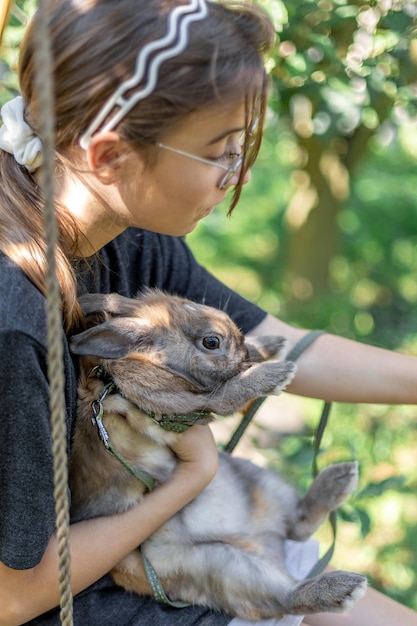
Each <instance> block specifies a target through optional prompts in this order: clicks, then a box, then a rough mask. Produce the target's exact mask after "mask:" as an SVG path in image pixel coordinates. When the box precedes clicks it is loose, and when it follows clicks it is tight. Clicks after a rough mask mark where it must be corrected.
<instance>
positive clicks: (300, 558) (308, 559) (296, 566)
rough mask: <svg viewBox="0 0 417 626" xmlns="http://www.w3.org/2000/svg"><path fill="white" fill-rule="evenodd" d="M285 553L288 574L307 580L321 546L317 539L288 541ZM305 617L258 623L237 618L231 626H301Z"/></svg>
mask: <svg viewBox="0 0 417 626" xmlns="http://www.w3.org/2000/svg"><path fill="white" fill-rule="evenodd" d="M285 551H286V554H285V562H286V565H287V569H288V572H289V573H290V574H291V575H292V576H294V578H297V579H303V578H305V577H306V576H307V574H308V573H309V571H310V570H311V568H312V567H313V565H315V563H316V562H317V560H318V558H319V544H318V542H317V541H316V540H315V539H309V540H308V541H304V542H299V541H291V540H288V541H286V542H285ZM304 617H305V616H304V615H284V617H281V618H278V619H264V620H260V621H257V622H248V621H246V620H244V619H240V618H239V617H235V618H234V619H232V621H231V622H230V623H229V626H300V624H301V623H302V621H303V619H304Z"/></svg>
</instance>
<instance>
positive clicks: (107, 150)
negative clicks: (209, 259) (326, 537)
mask: <svg viewBox="0 0 417 626" xmlns="http://www.w3.org/2000/svg"><path fill="white" fill-rule="evenodd" d="M36 28H37V16H36V15H35V17H34V19H33V21H32V24H31V25H30V27H29V28H28V31H27V34H26V37H25V40H24V42H23V46H22V51H21V61H20V86H21V93H22V97H18V98H16V99H15V100H12V101H11V102H9V103H7V104H6V105H5V107H3V110H2V121H3V125H2V127H1V130H0V180H1V184H0V220H1V221H0V249H1V252H0V294H1V297H0V350H1V355H2V359H1V362H0V381H1V389H2V418H1V421H0V447H1V454H0V489H1V491H0V494H1V495H0V497H1V505H0V607H1V610H0V626H4V625H7V626H12V625H16V624H24V623H29V624H42V625H44V626H47V625H48V626H50V625H55V624H58V623H59V612H58V610H57V608H56V606H57V604H58V602H59V592H58V577H57V542H56V535H55V514H54V502H53V484H52V480H53V468H52V459H51V450H50V448H51V444H50V426H49V397H48V381H47V366H46V361H47V350H46V330H45V313H44V291H45V288H44V285H45V238H44V232H43V226H42V224H43V222H42V207H43V198H42V191H41V190H40V188H39V166H40V165H41V163H42V146H41V143H40V140H39V138H38V137H37V128H38V125H39V119H38V114H39V111H38V103H37V101H36V94H35V92H34V87H33V85H34V71H35V68H34V60H33V49H34V41H33V33H34V31H35V29H36ZM49 29H50V33H51V37H52V46H53V56H54V81H55V114H56V132H57V136H56V161H55V171H56V215H57V220H58V224H59V250H58V253H57V270H58V276H59V282H60V286H61V293H62V302H63V324H64V329H65V332H66V335H68V334H69V333H70V332H71V329H74V328H76V327H77V324H78V323H79V321H80V310H79V305H78V302H77V296H78V295H80V294H82V293H84V292H103V293H108V292H112V291H116V292H118V293H120V294H122V295H125V296H132V295H134V294H135V293H136V292H137V291H138V289H140V288H141V287H143V286H153V287H159V288H161V289H164V290H166V291H170V292H172V293H177V294H179V295H182V296H185V297H188V298H191V299H194V300H197V301H204V302H206V303H207V304H210V305H212V306H221V307H222V308H225V310H226V311H227V312H228V313H229V314H230V315H231V316H232V317H233V319H234V320H235V321H236V322H237V324H238V325H239V326H240V327H241V328H242V329H243V330H244V331H245V332H253V333H263V334H267V333H278V334H283V335H286V336H287V337H288V338H289V344H290V347H291V345H293V344H294V343H295V342H297V341H298V340H299V338H300V337H301V336H303V335H304V334H305V331H303V330H299V329H295V328H292V327H290V326H288V325H287V324H284V323H283V322H281V321H279V320H277V319H274V318H272V317H271V316H268V315H266V313H265V312H264V311H262V310H260V309H259V308H258V307H256V306H255V305H253V304H251V303H249V302H247V301H245V300H244V299H242V298H241V297H239V296H238V295H237V294H235V293H233V292H231V291H230V290H229V289H227V288H226V287H225V286H224V285H222V284H220V283H219V282H218V281H217V280H215V279H214V278H213V277H212V276H211V275H209V274H208V273H207V272H206V271H205V270H204V269H203V268H202V267H200V266H199V265H198V264H197V263H196V262H195V260H194V259H193V257H192V255H191V253H190V251H189V250H188V248H187V246H186V244H185V243H184V241H183V239H182V236H183V235H186V234H187V233H189V232H190V231H192V230H193V229H194V228H195V227H196V225H197V224H198V222H199V220H201V219H203V218H204V217H205V216H206V215H208V214H209V213H210V212H211V211H212V209H213V207H214V206H216V205H217V204H219V203H220V202H221V201H222V200H223V199H224V198H225V196H226V194H227V192H228V190H229V189H233V196H232V203H231V209H232V208H233V207H234V206H235V204H236V202H237V200H238V198H239V194H240V192H241V189H242V186H243V184H245V183H247V182H248V181H249V178H250V167H251V165H252V163H253V162H254V160H255V157H256V154H257V151H258V148H259V143H260V140H261V131H262V124H263V118H264V112H265V106H266V88H267V80H266V75H265V71H264V67H263V55H264V53H265V52H266V51H267V50H268V49H269V47H270V45H271V43H272V39H273V28H272V26H271V24H270V22H269V20H268V19H267V17H266V16H265V15H264V13H263V12H262V11H261V10H259V9H258V8H256V7H255V6H253V5H251V4H248V3H246V2H222V1H220V2H217V3H214V2H210V1H208V0H136V2H133V1H132V0H56V2H53V3H51V9H50V12H49ZM63 342H64V367H65V374H66V398H65V399H66V406H67V421H68V433H69V437H68V446H69V447H70V444H71V432H72V429H73V425H74V419H75V411H76V363H74V362H73V361H72V359H71V356H70V353H69V350H68V343H67V338H66V336H65V337H64V338H63ZM416 379H417V366H416V360H415V359H413V358H411V357H406V356H403V355H399V354H392V353H389V352H386V351H383V350H377V349H373V348H369V347H365V346H360V345H357V344H355V343H353V342H350V341H346V340H343V339H339V338H336V337H331V336H324V337H323V338H320V339H319V340H318V341H317V343H316V344H315V345H313V346H312V347H311V348H309V350H308V351H307V352H306V353H305V355H304V356H303V357H302V358H301V359H300V362H299V370H298V375H297V377H296V379H295V382H294V383H293V384H292V386H291V391H293V392H294V393H298V394H304V395H309V396H313V397H319V398H325V399H331V400H338V401H349V402H354V401H356V402H383V403H396V402H398V403H413V402H416V401H417V385H416V384H415V383H416ZM174 452H175V453H176V455H177V456H178V459H179V464H178V469H177V470H176V472H175V473H174V475H173V477H172V479H171V480H170V481H168V482H167V483H165V484H164V485H161V486H159V487H158V488H156V489H155V490H154V491H153V492H152V493H150V494H148V495H147V496H146V497H145V498H144V500H143V501H142V502H141V503H139V504H137V505H136V506H134V507H133V508H132V509H130V510H129V511H128V512H126V513H124V514H122V515H118V516H114V517H111V518H98V519H94V520H89V521H87V522H80V523H77V524H73V525H72V526H71V530H70V549H71V568H72V572H71V573H72V586H73V592H74V594H75V598H74V621H75V624H80V625H82V626H84V625H88V626H94V625H97V626H98V625H100V626H114V624H116V623H117V624H120V626H127V625H128V624H129V625H139V624H152V626H167V625H170V626H171V625H173V624H178V625H182V626H191V625H194V624H195V625H197V624H198V625H204V626H209V625H212V624H216V625H222V624H232V625H233V626H242V624H243V622H242V620H238V619H234V618H233V616H228V615H224V614H218V613H215V612H212V611H210V610H206V609H205V608H203V607H190V608H186V609H182V610H175V609H172V608H169V607H165V606H164V605H161V604H159V603H157V602H156V601H154V600H153V599H151V598H147V597H141V596H136V595H129V594H126V593H125V592H124V591H123V590H122V589H121V588H118V587H116V586H115V585H114V583H113V582H112V580H111V579H110V578H109V577H108V576H106V573H107V572H108V571H109V570H110V569H111V568H112V566H114V565H115V564H116V563H117V562H119V561H120V560H121V559H122V558H123V557H124V556H126V555H127V554H129V552H131V551H132V550H133V549H134V548H135V547H136V546H137V545H139V544H140V543H141V542H142V541H143V540H144V539H146V537H148V536H149V535H150V534H152V532H154V531H155V530H156V529H157V528H158V527H159V526H160V525H161V524H162V523H163V522H164V521H166V520H167V519H169V518H170V517H171V516H172V515H173V514H174V513H176V512H177V511H178V510H180V509H181V508H182V507H184V506H185V505H186V504H187V502H189V501H190V500H192V499H193V498H194V497H195V496H196V495H197V494H198V493H199V492H200V491H201V490H202V489H203V488H204V487H205V486H206V485H207V484H208V482H209V481H210V480H211V479H212V477H213V475H214V473H215V471H216V467H217V452H216V446H215V443H214V441H213V438H212V436H211V433H210V430H209V429H208V427H206V426H195V427H194V428H192V429H190V430H188V431H187V432H186V433H184V435H183V436H182V437H181V442H180V443H179V444H178V445H177V446H176V448H175V449H174ZM301 550H302V551H303V550H304V548H303V547H301ZM306 550H308V548H306ZM304 556H305V557H306V560H308V558H309V555H308V554H304V553H303V558H304ZM289 560H290V561H293V563H290V566H291V567H295V566H294V562H295V558H291V557H290V555H289ZM301 560H303V559H301ZM309 567H310V563H308V565H307V567H306V570H305V571H304V572H303V571H301V570H300V571H297V572H296V574H297V575H299V576H303V575H305V573H306V571H308V569H309ZM285 619H286V618H285ZM301 620H302V618H294V619H293V618H290V617H289V618H288V619H287V621H285V620H281V621H280V620H269V621H268V622H264V623H263V626H266V625H267V624H268V625H269V626H271V625H273V626H275V625H278V624H280V625H283V624H291V625H294V624H299V623H300V621H301ZM330 623H331V624H332V626H337V625H338V624H341V625H343V624H344V625H346V626H348V625H351V626H353V625H355V626H361V625H363V624H365V623H366V624H369V623H372V624H379V625H381V626H384V625H385V626H388V625H389V626H392V624H394V623H401V624H402V625H403V626H407V625H408V626H411V624H414V625H415V624H416V623H417V618H416V616H415V614H414V613H412V612H411V611H409V610H408V609H405V608H403V607H400V606H399V605H396V604H395V603H393V602H391V601H390V600H387V599H385V598H383V597H382V596H380V595H377V594H375V593H374V592H372V591H370V592H369V594H368V596H367V597H366V598H365V599H364V600H363V601H361V602H360V603H358V604H357V605H356V607H355V609H354V610H353V612H352V613H351V614H350V615H348V616H341V617H338V616H335V615H331V616H326V615H319V616H314V617H311V616H307V617H306V618H305V621H304V624H310V626H313V625H314V626H319V625H321V626H325V625H326V624H330Z"/></svg>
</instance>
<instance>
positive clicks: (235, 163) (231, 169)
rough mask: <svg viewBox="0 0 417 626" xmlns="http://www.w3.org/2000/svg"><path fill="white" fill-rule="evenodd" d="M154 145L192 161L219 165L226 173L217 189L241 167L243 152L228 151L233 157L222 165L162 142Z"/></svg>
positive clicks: (225, 183) (227, 181) (224, 185)
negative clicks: (228, 162) (228, 163)
mask: <svg viewBox="0 0 417 626" xmlns="http://www.w3.org/2000/svg"><path fill="white" fill-rule="evenodd" d="M156 145H157V146H158V147H159V148H164V149H165V150H169V151H170V152H175V154H180V155H181V156H185V157H188V158H189V159H194V161H199V162H200V163H205V164H206V165H214V167H219V168H220V169H222V170H224V171H225V172H226V174H225V175H224V176H223V178H222V179H221V181H220V183H219V189H224V188H225V187H226V185H228V184H229V183H230V181H231V180H232V178H233V176H234V175H235V174H236V172H237V171H238V170H239V169H240V168H241V167H242V163H243V154H242V153H238V152H230V153H229V157H230V158H231V159H233V160H232V161H231V163H230V165H222V163H216V162H215V161H209V159H203V158H202V157H199V156H196V155H195V154H190V153H189V152H184V150H179V149H178V148H171V146H166V145H165V144H164V143H157V144H156Z"/></svg>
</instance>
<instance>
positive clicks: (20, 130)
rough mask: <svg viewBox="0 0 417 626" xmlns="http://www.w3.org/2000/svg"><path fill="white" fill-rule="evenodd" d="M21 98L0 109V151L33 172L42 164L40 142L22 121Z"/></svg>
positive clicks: (7, 103)
mask: <svg viewBox="0 0 417 626" xmlns="http://www.w3.org/2000/svg"><path fill="white" fill-rule="evenodd" d="M23 115H24V105H23V98H22V96H17V97H16V98H13V100H9V102H6V104H5V105H4V106H2V108H1V117H2V119H3V126H2V127H1V128H0V149H1V150H5V151H6V152H9V153H10V154H13V156H14V158H15V159H16V161H17V162H18V163H19V164H20V165H24V166H25V167H26V169H27V170H28V171H29V172H34V171H35V170H37V169H38V167H40V165H41V164H42V142H41V140H40V139H39V137H37V136H36V135H35V133H34V132H33V130H32V129H31V127H30V126H29V125H28V124H26V122H25V120H24V116H23Z"/></svg>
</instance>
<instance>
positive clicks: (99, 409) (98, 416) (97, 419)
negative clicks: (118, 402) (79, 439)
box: [91, 382, 155, 491]
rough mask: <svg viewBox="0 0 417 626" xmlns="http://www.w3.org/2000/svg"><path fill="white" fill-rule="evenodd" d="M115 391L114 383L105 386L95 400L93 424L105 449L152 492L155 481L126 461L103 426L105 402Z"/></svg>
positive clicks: (92, 405)
mask: <svg viewBox="0 0 417 626" xmlns="http://www.w3.org/2000/svg"><path fill="white" fill-rule="evenodd" d="M114 389H115V384H114V383H113V382H109V383H107V385H104V387H103V389H102V391H101V393H100V395H99V397H98V398H97V400H94V402H92V404H91V408H92V410H93V417H92V418H91V422H92V424H93V425H94V426H97V430H98V434H99V437H100V439H101V441H102V442H103V444H104V447H105V448H106V450H108V452H110V454H112V455H113V456H114V457H115V458H116V459H117V460H118V461H119V463H121V464H122V465H123V467H124V468H125V469H126V470H127V471H128V472H129V473H130V474H132V476H134V477H135V478H137V479H138V480H140V481H141V482H142V483H143V484H144V485H145V487H146V490H147V491H152V489H153V488H154V486H155V480H154V478H153V477H152V476H151V475H150V474H147V473H146V472H142V471H141V470H138V469H136V468H135V467H133V465H131V464H130V463H128V461H126V459H125V458H124V457H123V456H122V455H121V454H120V453H119V452H117V450H116V449H115V448H114V447H113V445H112V444H111V442H110V438H109V434H108V432H107V430H106V428H105V426H104V424H103V419H102V418H103V412H104V406H103V401H104V399H105V398H106V397H107V396H108V394H109V393H111V392H112V391H113V390H114Z"/></svg>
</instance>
